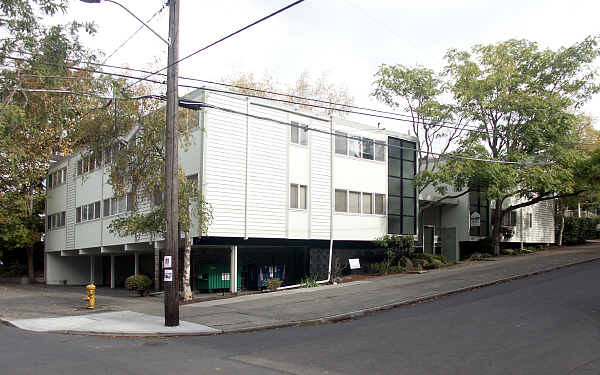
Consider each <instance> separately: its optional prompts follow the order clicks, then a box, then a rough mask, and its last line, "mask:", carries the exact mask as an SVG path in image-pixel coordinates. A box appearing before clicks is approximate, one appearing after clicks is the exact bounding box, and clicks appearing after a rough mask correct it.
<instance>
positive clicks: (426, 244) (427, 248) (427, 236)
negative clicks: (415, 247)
mask: <svg viewBox="0 0 600 375" xmlns="http://www.w3.org/2000/svg"><path fill="white" fill-rule="evenodd" d="M433 235H434V227H433V226H431V225H425V226H424V227H423V236H424V239H423V251H424V252H426V253H428V254H433Z"/></svg>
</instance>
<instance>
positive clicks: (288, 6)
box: [128, 0, 304, 87]
mask: <svg viewBox="0 0 600 375" xmlns="http://www.w3.org/2000/svg"><path fill="white" fill-rule="evenodd" d="M303 1H304V0H297V1H294V2H293V3H291V4H289V5H287V6H285V7H283V8H281V9H279V10H277V11H275V12H273V13H271V14H268V15H266V16H264V17H263V18H261V19H259V20H256V21H254V22H252V23H251V24H249V25H246V26H244V27H242V28H241V29H238V30H236V31H234V32H232V33H230V34H228V35H226V36H224V37H222V38H221V39H219V40H216V41H214V42H212V43H210V44H208V45H206V46H204V47H202V48H200V49H199V50H197V51H195V52H192V53H190V54H189V55H187V56H184V57H182V58H180V59H179V60H177V61H175V62H173V63H172V64H170V65H167V66H165V67H164V68H162V69H159V70H157V71H156V72H153V73H151V74H149V75H147V76H145V77H144V79H146V78H150V77H151V76H153V75H154V74H156V73H160V72H162V71H163V70H165V69H168V68H170V67H171V66H173V65H176V64H178V63H180V62H182V61H184V60H187V59H189V58H190V57H192V56H195V55H197V54H198V53H200V52H202V51H205V50H207V49H208V48H210V47H212V46H214V45H216V44H218V43H221V42H222V41H224V40H226V39H229V38H231V37H232V36H234V35H236V34H239V33H241V32H242V31H244V30H247V29H249V28H251V27H252V26H255V25H257V24H259V23H261V22H263V21H265V20H267V19H269V18H271V17H273V16H275V15H277V14H279V13H281V12H284V11H286V10H288V9H290V8H291V7H294V6H296V5H298V4H300V3H301V2H303ZM140 81H142V79H140V80H138V81H135V82H134V83H132V84H131V85H129V86H128V87H130V86H132V85H135V84H136V83H138V82H140Z"/></svg>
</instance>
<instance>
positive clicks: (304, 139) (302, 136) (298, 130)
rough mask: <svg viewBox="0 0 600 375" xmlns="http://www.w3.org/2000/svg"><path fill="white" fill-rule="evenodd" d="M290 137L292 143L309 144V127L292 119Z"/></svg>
mask: <svg viewBox="0 0 600 375" xmlns="http://www.w3.org/2000/svg"><path fill="white" fill-rule="evenodd" d="M290 131H291V134H290V138H291V141H292V143H295V144H300V145H307V144H308V129H307V127H306V126H304V125H300V124H298V123H297V122H294V121H292V126H291V127H290Z"/></svg>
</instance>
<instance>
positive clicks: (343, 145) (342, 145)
mask: <svg viewBox="0 0 600 375" xmlns="http://www.w3.org/2000/svg"><path fill="white" fill-rule="evenodd" d="M335 153H336V154H340V155H348V138H347V134H346V133H342V132H335Z"/></svg>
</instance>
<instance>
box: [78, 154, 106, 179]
mask: <svg viewBox="0 0 600 375" xmlns="http://www.w3.org/2000/svg"><path fill="white" fill-rule="evenodd" d="M101 158H102V155H100V157H98V156H97V155H94V154H89V155H88V156H85V157H82V158H81V159H79V160H77V175H78V176H80V175H82V174H84V173H88V172H91V171H93V170H94V169H96V168H100V167H101V166H102V160H101Z"/></svg>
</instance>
